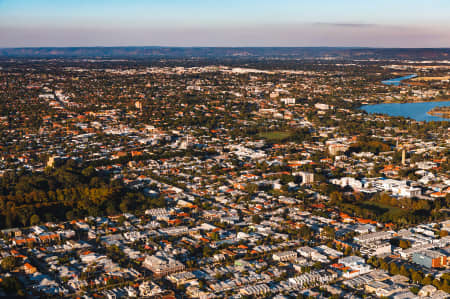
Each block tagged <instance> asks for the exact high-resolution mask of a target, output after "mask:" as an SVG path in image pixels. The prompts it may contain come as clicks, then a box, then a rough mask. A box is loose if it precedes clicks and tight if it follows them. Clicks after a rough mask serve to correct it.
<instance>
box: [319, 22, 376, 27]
mask: <svg viewBox="0 0 450 299" xmlns="http://www.w3.org/2000/svg"><path fill="white" fill-rule="evenodd" d="M313 25H318V26H333V27H351V28H368V27H381V25H378V24H367V23H327V22H316V23H313Z"/></svg>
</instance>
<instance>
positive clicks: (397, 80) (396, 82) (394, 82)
mask: <svg viewBox="0 0 450 299" xmlns="http://www.w3.org/2000/svg"><path fill="white" fill-rule="evenodd" d="M415 77H417V75H416V74H412V75H409V76H404V77H399V78H395V79H389V80H384V81H381V83H383V84H384V85H394V86H399V85H400V83H401V82H402V81H403V80H408V79H412V78H415Z"/></svg>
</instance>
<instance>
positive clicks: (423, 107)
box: [361, 101, 450, 121]
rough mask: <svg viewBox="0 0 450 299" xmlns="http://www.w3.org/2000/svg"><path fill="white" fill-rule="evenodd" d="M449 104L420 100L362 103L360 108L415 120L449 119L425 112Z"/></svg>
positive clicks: (446, 102)
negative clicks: (418, 101) (416, 101)
mask: <svg viewBox="0 0 450 299" xmlns="http://www.w3.org/2000/svg"><path fill="white" fill-rule="evenodd" d="M442 106H450V101H442V102H421V103H386V104H375V105H363V106H361V109H362V110H364V111H366V112H367V113H371V114H372V113H380V114H387V115H390V116H403V117H409V118H412V119H415V120H417V121H444V120H446V121H450V119H449V118H443V117H439V116H433V115H429V114H427V112H428V111H430V110H431V109H433V108H434V107H442Z"/></svg>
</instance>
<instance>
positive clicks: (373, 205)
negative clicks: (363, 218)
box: [360, 201, 405, 215]
mask: <svg viewBox="0 0 450 299" xmlns="http://www.w3.org/2000/svg"><path fill="white" fill-rule="evenodd" d="M360 207H361V208H364V209H368V210H371V211H374V212H375V213H377V214H378V215H382V214H386V213H389V214H391V215H401V214H403V213H405V210H403V209H401V208H397V207H393V206H390V205H385V204H382V203H378V202H373V201H364V202H362V203H361V204H360Z"/></svg>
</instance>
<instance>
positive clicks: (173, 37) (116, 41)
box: [0, 0, 450, 47]
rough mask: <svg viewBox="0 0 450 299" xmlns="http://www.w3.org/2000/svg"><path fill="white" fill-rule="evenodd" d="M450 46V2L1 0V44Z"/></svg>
mask: <svg viewBox="0 0 450 299" xmlns="http://www.w3.org/2000/svg"><path fill="white" fill-rule="evenodd" d="M130 45H134V46H144V45H145V46H371V47H450V0H311V1H304V0H270V1H269V0H0V47H25V46H26V47H38V46H130Z"/></svg>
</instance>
